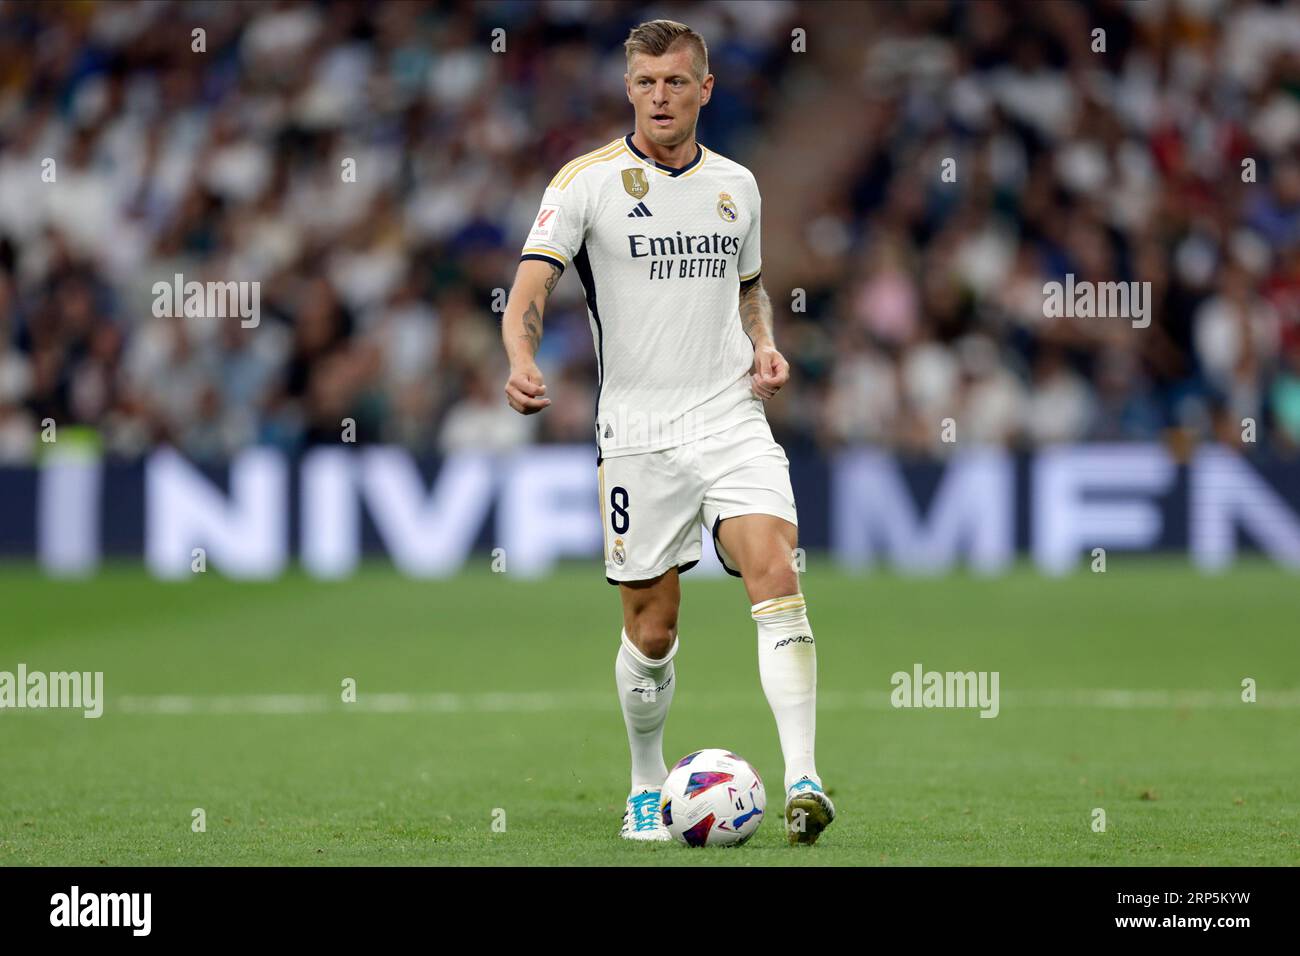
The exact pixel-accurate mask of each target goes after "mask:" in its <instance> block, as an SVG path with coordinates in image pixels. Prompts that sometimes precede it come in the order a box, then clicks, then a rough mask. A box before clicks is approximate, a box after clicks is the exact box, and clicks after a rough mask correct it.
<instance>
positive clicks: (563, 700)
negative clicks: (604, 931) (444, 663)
mask: <svg viewBox="0 0 1300 956" xmlns="http://www.w3.org/2000/svg"><path fill="white" fill-rule="evenodd" d="M889 696H890V695H889V692H888V691H862V692H860V693H849V692H846V691H821V692H820V693H819V694H818V695H817V708H818V710H890V709H892V708H891V705H890V703H889ZM1001 697H1002V709H1003V711H1004V712H1005V711H1006V710H1008V709H1016V708H1023V709H1026V710H1037V709H1069V708H1081V709H1099V710H1177V709H1189V710H1205V709H1211V708H1213V709H1225V708H1229V707H1262V708H1264V709H1266V710H1272V709H1293V708H1297V707H1300V689H1297V690H1282V691H1273V692H1268V691H1261V692H1260V694H1259V702H1258V703H1255V704H1243V703H1242V701H1241V698H1240V696H1239V694H1238V692H1236V691H1230V690H1225V691H1216V690H1104V689H1103V690H1034V691H1006V692H1004V693H1003V694H1002V695H1001ZM761 701H762V698H761V696H760V695H759V694H758V692H757V691H755V693H754V694H709V695H701V696H699V697H696V696H694V695H691V694H682V693H679V694H678V696H677V698H676V700H675V701H674V703H675V704H676V705H677V706H678V707H684V708H686V709H687V710H697V709H698V710H721V709H724V708H737V707H739V708H744V707H758V706H759V704H760V703H761ZM615 703H616V701H615V695H614V694H613V692H612V691H611V692H609V693H606V692H603V691H602V692H599V693H596V692H593V691H575V692H572V693H567V694H563V693H553V692H538V693H528V692H520V691H500V692H495V693H480V694H456V693H442V694H429V693H426V694H400V693H361V694H359V695H358V699H357V701H356V702H355V703H351V704H345V703H343V702H342V701H340V700H339V699H338V698H337V697H331V696H328V695H325V694H244V695H224V696H223V695H218V696H193V695H183V694H164V695H160V696H136V695H132V696H123V697H119V698H117V699H116V700H112V701H109V704H108V707H106V710H109V711H115V712H117V713H124V714H325V713H342V712H347V711H360V712H362V713H370V714H477V713H511V714H513V713H545V712H564V711H574V710H610V708H613V707H614V706H615Z"/></svg>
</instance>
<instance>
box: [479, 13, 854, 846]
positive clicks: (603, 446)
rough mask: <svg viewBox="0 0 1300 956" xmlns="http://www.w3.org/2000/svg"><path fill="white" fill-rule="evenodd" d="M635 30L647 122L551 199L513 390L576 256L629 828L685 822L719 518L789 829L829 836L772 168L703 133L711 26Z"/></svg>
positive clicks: (522, 285) (580, 165)
mask: <svg viewBox="0 0 1300 956" xmlns="http://www.w3.org/2000/svg"><path fill="white" fill-rule="evenodd" d="M625 47H626V51H627V74H626V75H625V77H624V82H625V85H626V87H627V98H628V100H629V102H631V104H632V106H633V108H634V111H635V114H636V123H635V125H636V128H635V131H634V132H632V133H631V134H629V135H626V136H623V137H621V138H619V139H616V140H614V141H613V142H611V143H608V144H607V145H605V146H602V147H601V148H600V149H597V150H594V151H592V152H590V153H587V154H586V155H583V156H579V157H578V158H577V159H574V160H573V161H572V162H570V163H568V164H567V165H566V166H564V167H563V168H561V169H560V171H559V172H558V173H556V175H555V178H554V179H552V180H551V182H550V185H549V186H548V187H547V189H546V192H545V195H544V196H543V197H542V205H541V209H540V210H539V212H538V214H537V218H536V220H534V222H533V226H532V231H531V232H530V233H529V235H528V239H527V241H526V242H525V243H524V249H523V254H522V256H521V259H520V263H519V267H518V271H517V273H516V275H515V281H514V286H513V288H512V289H511V291H510V298H509V300H508V302H507V305H506V312H505V316H504V318H503V321H502V338H503V340H504V343H505V347H506V352H507V354H508V356H509V359H510V378H509V381H508V382H507V384H506V387H505V392H506V399H507V401H508V402H509V403H510V407H511V408H513V409H515V411H518V412H520V413H522V414H525V415H531V414H534V413H536V412H540V411H542V410H543V409H545V408H546V407H547V406H548V405H549V404H550V401H551V400H550V399H549V398H547V397H546V385H545V384H544V382H543V380H542V373H541V371H540V370H539V369H538V367H537V363H536V359H535V356H536V352H537V346H538V343H539V342H540V341H541V337H542V314H543V311H544V310H545V307H546V301H547V298H548V297H549V295H550V293H551V290H552V289H554V288H555V284H556V282H557V281H558V280H559V278H560V275H561V273H562V272H563V271H564V270H565V269H566V268H567V267H568V266H569V265H570V263H572V265H573V266H574V267H575V268H576V270H577V272H578V278H579V279H580V280H581V281H582V285H583V288H584V290H585V292H586V300H587V312H588V317H589V319H590V323H591V332H592V337H593V339H594V343H595V347H596V357H597V362H598V369H599V385H598V386H597V390H596V422H595V429H596V443H597V449H598V451H597V458H596V468H597V477H598V484H599V487H600V497H601V510H602V516H603V526H604V533H605V545H604V547H605V576H606V580H608V581H609V583H611V584H617V585H618V586H619V593H620V595H621V597H622V604H623V633H622V637H621V641H620V646H619V650H618V657H617V660H616V662H615V668H614V674H615V680H616V683H617V687H618V694H619V700H620V703H621V705H622V708H623V719H624V723H625V724H626V726H627V735H628V742H629V744H630V745H631V750H632V788H631V792H630V794H629V795H628V798H627V807H626V810H625V811H624V816H623V828H622V836H623V837H625V838H627V839H631V840H666V839H669V838H670V837H669V834H668V832H667V830H666V828H665V827H664V826H663V823H662V822H661V819H660V814H659V796H660V789H661V787H662V786H663V782H664V780H665V778H666V777H667V775H668V770H667V767H666V766H665V764H664V757H663V730H664V722H665V720H666V719H667V716H668V708H669V706H670V705H671V704H672V700H673V691H674V689H675V684H674V674H673V656H674V655H675V654H676V653H677V648H678V646H679V641H680V639H679V636H678V633H677V612H678V606H679V603H680V598H681V591H680V589H679V583H678V576H679V575H680V574H681V573H682V572H684V571H687V570H689V569H690V568H691V567H693V566H694V565H695V564H696V563H697V562H698V561H699V557H700V525H701V523H703V524H704V526H705V527H707V528H709V529H710V530H711V531H712V534H713V544H714V547H715V549H716V550H717V553H718V558H719V559H720V560H721V562H722V564H723V567H724V568H725V569H726V570H727V571H728V572H730V573H731V574H733V575H736V576H738V577H741V578H743V579H744V583H745V589H746V591H747V592H748V594H749V600H750V603H751V604H752V607H751V609H750V613H751V616H752V618H753V620H754V621H755V622H756V623H757V626H758V664H759V676H760V679H761V682H762V685H763V691H764V693H765V694H766V696H767V700H768V703H769V705H770V706H771V708H772V713H773V714H774V715H775V717H776V725H777V732H778V735H779V736H780V740H781V751H782V755H783V757H784V759H785V781H784V782H785V788H786V801H785V815H786V820H787V829H788V832H789V839H790V842H791V843H813V842H815V841H816V840H817V837H818V836H819V835H820V834H821V832H822V830H824V829H825V828H826V826H827V825H829V824H830V822H831V821H832V820H833V819H834V818H835V808H834V806H833V805H832V803H831V801H830V798H829V797H827V796H826V794H825V792H824V791H823V790H822V785H821V778H820V777H818V775H817V768H816V766H815V764H814V760H813V736H814V725H815V712H816V686H817V661H816V648H815V645H814V643H813V633H812V628H811V627H810V626H809V624H808V613H807V609H806V607H805V604H804V598H803V594H802V593H801V592H800V589H799V578H798V574H797V572H796V570H795V568H794V563H793V552H794V548H795V543H796V536H797V524H798V519H797V516H796V514H795V503H794V495H793V493H792V491H791V488H790V463H789V461H788V459H787V458H786V455H785V452H784V450H783V449H782V448H781V446H780V445H779V444H777V443H776V441H775V440H774V439H773V438H772V431H771V429H770V428H769V427H768V423H767V416H766V414H765V413H764V410H763V402H764V401H765V400H767V399H769V398H771V397H772V396H773V395H775V394H776V393H777V391H778V390H779V389H780V388H781V387H782V386H783V385H784V384H785V383H786V381H787V380H788V379H789V375H790V367H789V363H787V362H786V360H785V358H783V357H782V355H781V353H780V352H778V351H777V349H776V345H775V343H774V340H773V335H772V306H771V302H770V301H769V299H768V296H767V293H766V292H765V291H764V290H763V283H762V279H761V278H760V272H761V267H762V262H761V258H760V249H759V204H760V200H759V192H758V185H757V183H756V182H755V181H754V176H753V174H752V173H750V171H749V170H748V169H746V168H745V167H744V166H741V165H740V164H739V163H735V162H733V161H732V160H730V159H727V158H726V157H724V156H719V155H718V154H717V153H715V152H713V151H711V150H709V149H706V148H705V147H703V146H701V145H699V144H698V143H697V142H696V140H695V128H696V122H697V120H698V119H699V113H700V108H701V107H702V106H704V105H705V104H706V103H708V102H709V97H710V95H711V93H712V90H713V82H714V78H713V75H712V74H710V73H709V70H708V50H707V48H706V47H705V44H704V40H703V39H702V38H701V37H700V36H699V34H697V33H695V32H694V31H693V30H691V29H690V28H689V27H687V26H685V25H684V24H681V23H677V22H675V21H672V20H654V21H651V22H648V23H643V24H641V25H640V26H638V27H636V28H635V29H633V30H632V31H631V33H630V34H629V36H628V39H627V42H626V44H625Z"/></svg>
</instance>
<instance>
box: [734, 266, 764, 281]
mask: <svg viewBox="0 0 1300 956" xmlns="http://www.w3.org/2000/svg"><path fill="white" fill-rule="evenodd" d="M762 271H763V270H762V268H761V267H760V268H758V269H755V270H754V271H753V272H751V273H750V274H749V275H747V276H741V277H740V281H741V282H748V281H749V280H750V279H752V278H754V276H756V275H758V274H759V273H760V272H762Z"/></svg>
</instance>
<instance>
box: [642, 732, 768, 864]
mask: <svg viewBox="0 0 1300 956" xmlns="http://www.w3.org/2000/svg"><path fill="white" fill-rule="evenodd" d="M766 809H767V793H766V792H765V791H764V790H763V781H762V780H761V779H760V778H759V776H758V771H756V770H755V769H754V768H753V767H751V766H750V765H749V762H748V761H747V760H745V759H744V758H743V757H738V756H737V755H736V754H734V753H732V752H731V751H730V750H717V749H713V750H697V751H695V753H693V754H687V755H686V756H685V757H683V758H682V759H681V760H679V761H677V763H675V764H674V765H673V768H672V770H670V771H669V772H668V779H667V780H665V781H664V786H663V790H662V791H661V794H660V797H659V812H660V814H661V815H662V816H663V821H664V826H666V827H667V828H668V832H669V833H671V834H672V835H673V836H674V837H675V838H676V839H678V840H681V841H682V842H683V843H685V844H686V845H687V846H739V845H740V844H741V843H744V842H745V841H746V840H748V839H749V838H750V837H752V836H753V835H754V832H755V831H756V830H757V829H758V825H759V824H760V823H762V822H763V811H764V810H766Z"/></svg>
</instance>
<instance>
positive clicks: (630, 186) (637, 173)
mask: <svg viewBox="0 0 1300 956" xmlns="http://www.w3.org/2000/svg"><path fill="white" fill-rule="evenodd" d="M623 188H624V189H625V190H626V191H627V194H628V195H629V196H631V197H632V198H633V199H642V198H644V197H645V194H646V193H648V192H649V191H650V180H649V179H647V178H646V174H645V170H644V169H643V168H641V167H640V166H633V167H632V168H631V169H625V170H623Z"/></svg>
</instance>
